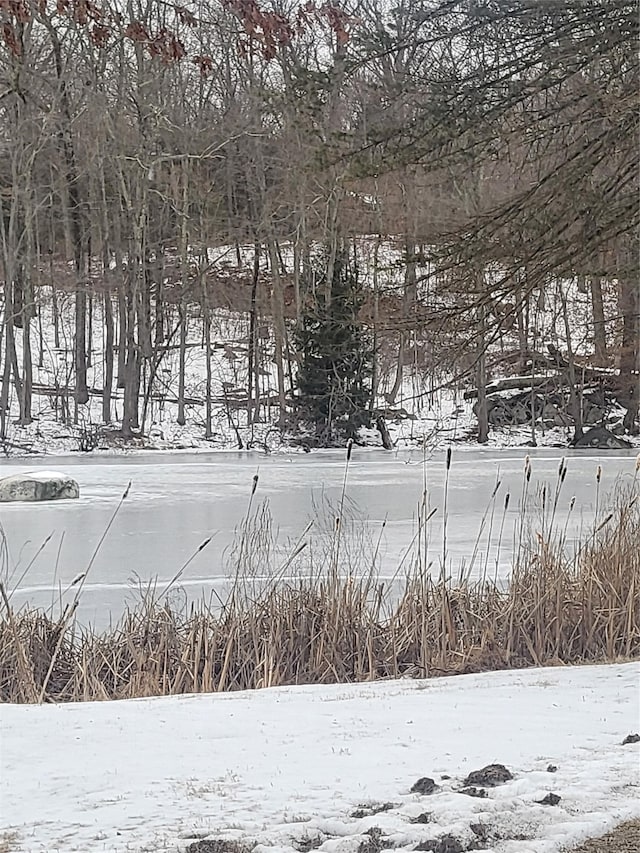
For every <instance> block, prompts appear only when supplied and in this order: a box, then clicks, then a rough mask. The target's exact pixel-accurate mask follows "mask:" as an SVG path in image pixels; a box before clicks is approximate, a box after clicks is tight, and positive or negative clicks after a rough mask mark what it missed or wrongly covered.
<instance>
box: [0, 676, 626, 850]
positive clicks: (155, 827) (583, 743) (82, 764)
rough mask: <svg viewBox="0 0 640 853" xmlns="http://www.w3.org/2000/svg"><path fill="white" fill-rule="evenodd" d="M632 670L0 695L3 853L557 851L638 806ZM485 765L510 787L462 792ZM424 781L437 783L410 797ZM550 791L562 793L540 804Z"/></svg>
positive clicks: (620, 818) (621, 818)
mask: <svg viewBox="0 0 640 853" xmlns="http://www.w3.org/2000/svg"><path fill="white" fill-rule="evenodd" d="M639 679H640V664H637V663H630V664H622V665H609V666H589V667H571V668H552V669H538V670H527V671H514V672H494V673H484V674H480V675H468V676H460V677H458V678H455V679H433V680H430V681H410V680H406V681H405V680H402V681H387V682H377V683H374V684H355V685H334V686H320V687H290V688H279V689H271V690H264V691H250V692H245V693H234V694H218V695H201V696H180V697H170V698H161V699H142V700H133V701H127V702H104V703H84V704H75V705H45V706H6V705H5V706H2V707H0V720H1V721H2V773H1V774H0V777H1V779H0V785H1V788H0V790H1V792H2V830H0V833H1V832H2V831H4V841H5V847H4V848H2V849H6V850H7V851H33V853H37V851H47V853H56V852H57V853H71V851H83V853H93V851H96V853H97V851H109V853H121V851H122V853H124V851H138V852H139V853H142V851H143V850H144V851H160V850H164V851H169V850H172V851H176V850H179V851H182V850H186V849H187V848H188V847H189V845H191V844H194V847H192V849H193V850H197V849H198V846H199V847H200V850H202V851H204V850H205V849H206V848H205V845H198V844H197V839H202V838H206V837H207V836H209V837H211V838H226V839H234V840H236V841H237V842H246V843H247V844H248V845H249V847H250V848H251V847H253V846H254V845H257V844H261V845H264V847H262V848H260V849H261V850H265V849H268V850H271V851H273V853H285V851H293V850H302V849H307V850H308V849H311V848H312V847H313V846H316V845H317V849H319V850H321V851H323V853H356V851H359V850H360V851H363V850H365V849H369V850H373V849H374V846H369V847H363V846H361V845H363V843H364V844H368V843H370V842H371V843H372V844H378V843H379V844H382V845H384V846H387V847H391V848H393V849H406V850H414V849H423V850H425V849H438V848H434V847H433V846H428V842H429V841H430V840H432V841H434V842H435V841H437V840H438V839H442V837H443V836H445V835H447V834H449V835H451V836H452V837H455V838H457V839H458V840H459V842H460V847H459V848H458V847H455V846H451V847H450V848H447V849H451V850H457V849H460V850H468V849H481V848H480V847H478V846H477V845H478V843H479V842H480V841H481V835H482V833H483V832H485V841H484V842H483V843H484V844H485V846H484V847H483V848H482V849H487V850H493V851H495V853H551V851H559V850H561V849H562V847H563V845H566V844H568V843H570V842H572V841H578V840H581V839H582V838H584V837H586V836H588V835H592V834H597V833H599V832H604V831H605V830H606V829H607V828H609V827H610V826H612V825H613V824H615V823H616V822H620V821H622V820H623V819H626V818H628V817H633V816H640V803H639V802H638V798H637V793H638V785H639V783H640V779H639V765H638V745H637V744H633V743H631V744H627V745H624V746H623V745H622V741H623V739H624V738H625V736H626V735H628V734H629V733H630V732H635V731H637V729H638V718H639V711H640V696H639V692H638V683H639ZM489 762H502V763H504V764H505V765H506V766H507V767H508V768H509V770H510V771H511V772H512V773H513V776H514V779H513V780H512V781H508V782H506V783H505V784H503V785H500V786H499V787H496V788H490V789H487V796H486V797H484V798H478V797H473V796H469V795H468V794H463V793H459V789H460V788H461V787H462V781H463V779H464V778H465V777H466V776H467V774H468V773H469V772H470V771H473V770H476V769H478V768H480V767H482V766H483V765H485V764H487V763H489ZM550 765H553V766H554V767H556V768H557V770H556V771H555V772H550V770H549V769H548V768H549V767H550ZM423 776H430V777H432V778H433V779H434V780H435V782H436V783H437V785H438V788H437V790H436V791H435V792H434V793H432V794H431V795H422V796H421V795H419V794H415V793H410V789H411V787H412V785H413V784H414V783H415V782H416V780H417V779H418V778H419V777H423ZM548 793H555V794H557V795H558V796H560V797H561V799H560V802H559V803H558V804H557V805H555V806H552V805H543V804H540V803H539V802H536V801H541V800H543V799H544V798H545V797H546V795H547V794H548ZM381 805H386V806H387V807H388V808H387V810H384V811H378V812H377V813H376V808H379V807H380V806H381ZM424 821H426V822H424ZM472 825H473V826H474V827H475V829H472V828H471V826H472ZM481 827H484V828H485V829H484V830H483V829H482V828H481ZM377 830H379V831H377ZM367 833H368V834H367ZM479 833H480V834H479ZM2 840H3V835H2V834H0V842H1V841H2ZM425 842H427V844H425ZM419 844H422V845H424V846H422V847H421V848H417V845H419ZM473 844H476V847H475V848H473V847H472V846H471V845H473ZM309 845H311V846H309ZM0 846H1V845H0ZM209 849H214V846H213V845H211V846H210V847H209ZM376 849H378V850H379V849H381V847H380V846H378V847H377V848H376ZM440 849H444V848H440Z"/></svg>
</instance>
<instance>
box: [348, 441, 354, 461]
mask: <svg viewBox="0 0 640 853" xmlns="http://www.w3.org/2000/svg"><path fill="white" fill-rule="evenodd" d="M352 448H353V439H352V438H350V439H349V441H348V442H347V462H348V461H349V460H350V459H351V450H352Z"/></svg>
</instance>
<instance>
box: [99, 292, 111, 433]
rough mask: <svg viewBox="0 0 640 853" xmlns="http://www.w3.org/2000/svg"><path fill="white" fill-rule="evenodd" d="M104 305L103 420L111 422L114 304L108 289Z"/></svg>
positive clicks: (106, 422)
mask: <svg viewBox="0 0 640 853" xmlns="http://www.w3.org/2000/svg"><path fill="white" fill-rule="evenodd" d="M103 306H104V330H105V337H104V382H103V386H102V420H103V421H104V423H105V424H110V423H111V395H112V393H113V344H114V335H113V306H112V305H111V293H110V292H109V291H108V290H106V291H105V293H104V297H103Z"/></svg>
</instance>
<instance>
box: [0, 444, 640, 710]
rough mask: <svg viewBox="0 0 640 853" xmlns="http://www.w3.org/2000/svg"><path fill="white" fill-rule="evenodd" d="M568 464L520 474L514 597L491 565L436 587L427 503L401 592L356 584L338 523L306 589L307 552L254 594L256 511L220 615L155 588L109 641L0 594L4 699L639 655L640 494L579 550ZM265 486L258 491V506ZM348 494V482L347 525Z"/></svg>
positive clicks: (297, 553) (127, 694)
mask: <svg viewBox="0 0 640 853" xmlns="http://www.w3.org/2000/svg"><path fill="white" fill-rule="evenodd" d="M448 463H450V458H449V459H448ZM527 464H528V463H527ZM563 464H564V463H562V464H561V466H560V469H559V472H558V482H557V483H556V486H555V490H554V489H552V490H550V491H547V490H544V489H543V491H542V493H541V494H538V495H537V496H531V495H529V494H528V488H529V479H530V470H529V471H527V468H526V467H525V475H524V479H523V493H522V495H521V506H522V516H521V521H520V529H519V532H518V537H517V545H516V547H515V549H514V555H513V568H512V574H511V581H510V583H509V584H508V586H506V587H505V586H501V585H500V584H499V583H498V582H497V581H496V579H495V578H492V577H491V574H492V571H491V566H489V564H488V560H487V559H486V558H485V564H484V568H483V571H482V573H481V577H480V580H473V581H472V580H471V579H470V575H469V573H466V574H464V573H463V574H462V576H461V577H459V579H458V580H457V581H456V582H455V583H454V582H452V581H451V579H450V577H449V576H448V572H447V566H446V558H445V557H443V558H442V563H441V565H440V566H439V567H437V568H438V571H437V573H436V574H437V579H436V578H434V577H433V572H432V571H431V569H432V566H431V565H430V564H427V562H426V560H425V559H423V558H422V557H423V556H424V552H426V549H427V548H426V537H425V536H423V533H424V531H423V529H422V525H423V524H427V523H428V521H429V518H430V517H431V515H432V514H433V513H432V512H430V511H429V509H428V506H427V502H426V499H425V501H424V503H423V506H422V511H421V513H420V516H419V517H420V522H419V525H418V527H419V529H418V531H417V533H416V538H415V543H414V544H415V545H416V548H415V550H414V551H413V552H412V554H413V556H412V558H411V560H407V561H404V562H403V565H402V567H401V570H400V571H399V574H398V577H397V578H396V579H395V583H391V584H389V583H383V582H382V580H381V579H380V577H379V575H378V573H377V571H376V569H375V565H376V561H375V559H373V560H372V561H371V563H370V570H369V571H366V572H364V573H362V572H359V573H356V572H355V571H353V566H352V565H351V564H350V559H351V557H350V555H351V554H352V553H353V552H354V551H357V548H352V549H350V548H349V533H348V530H347V529H346V526H345V525H344V524H343V520H342V518H341V515H338V516H337V519H336V523H335V528H334V531H333V534H332V536H331V537H330V541H328V543H327V548H326V553H325V555H324V559H323V561H321V562H322V565H321V566H317V567H316V570H315V571H314V573H313V574H312V576H309V575H307V576H305V577H300V578H298V579H293V580H292V579H291V577H290V575H289V574H288V570H289V568H290V566H291V563H292V561H293V560H294V558H295V559H300V558H301V556H302V557H304V555H305V542H304V540H303V539H301V540H300V541H299V542H298V543H296V544H295V545H294V547H293V549H292V553H291V555H290V557H289V558H287V559H285V561H284V562H283V563H282V565H281V568H282V571H280V572H278V573H276V574H275V575H274V576H273V577H272V578H271V579H270V580H269V581H267V582H261V583H258V582H256V580H255V579H254V578H252V577H251V573H250V570H249V567H250V566H251V564H252V555H254V556H255V551H256V549H259V547H260V544H261V543H264V541H265V540H268V539H269V533H268V530H265V522H264V517H263V516H262V515H261V514H260V513H259V512H258V513H256V514H255V515H254V518H257V521H258V523H257V526H256V525H253V526H252V525H251V524H250V514H249V513H248V514H247V518H246V519H245V521H244V523H243V525H242V527H241V531H240V534H241V535H240V542H239V545H238V548H237V554H236V557H237V567H238V571H237V575H236V579H235V582H234V584H233V588H232V590H231V592H230V594H229V596H228V597H227V598H226V599H225V601H224V602H220V604H219V606H216V607H206V606H205V605H200V606H199V607H197V608H192V609H191V610H190V611H189V612H187V613H180V612H177V611H176V610H175V609H172V608H171V607H170V606H169V604H168V603H167V599H166V596H165V597H158V595H157V594H156V593H155V591H153V590H149V591H148V593H147V595H146V596H145V597H144V598H143V600H142V601H141V603H140V604H139V605H138V606H137V607H135V608H133V609H131V610H129V611H128V612H127V613H126V614H125V616H124V617H123V618H122V620H121V621H120V622H119V623H118V624H117V625H116V626H115V627H114V628H112V629H110V630H108V631H106V632H103V633H98V632H95V631H92V630H87V629H84V628H82V627H81V626H79V625H78V624H77V623H76V622H75V620H74V618H73V612H74V606H73V605H72V606H71V607H70V608H67V609H66V610H64V611H63V613H62V614H61V615H60V616H59V617H56V618H54V617H53V616H51V615H50V614H49V613H45V612H43V611H38V610H34V609H29V608H25V609H21V610H19V611H16V610H15V609H14V608H13V606H12V604H11V601H10V599H9V597H8V595H7V593H6V590H5V589H4V587H2V586H1V585H0V593H1V595H2V599H3V600H2V605H1V606H2V609H3V612H2V618H1V622H0V699H1V700H2V701H5V702H6V701H10V702H41V701H53V702H60V701H86V700H104V699H125V698H132V697H141V696H155V695H170V694H176V693H187V692H189V693H190V692H194V693H199V692H214V691H225V690H242V689H250V688H261V687H270V686H276V685H284V684H314V683H327V682H353V681H368V680H372V679H380V678H395V677H399V676H415V677H427V676H432V675H446V674H454V673H464V672H476V671H481V670H488V669H502V668H513V667H526V666H538V665H542V664H576V663H587V662H592V663H593V662H606V661H615V660H620V659H630V658H634V657H638V656H639V655H640V497H639V494H638V482H637V480H633V483H632V484H631V486H630V487H627V489H626V490H625V491H624V492H623V493H620V494H619V495H618V497H617V499H616V502H615V509H614V510H612V511H611V512H610V513H609V514H608V515H607V516H605V517H604V518H599V519H598V520H597V522H596V523H594V525H593V527H592V528H590V529H587V530H585V531H584V534H583V536H582V538H581V541H580V542H579V543H577V544H575V543H571V542H569V540H568V537H567V533H566V525H565V527H564V528H561V529H559V530H558V527H557V525H556V524H554V520H555V515H556V511H557V507H558V501H559V496H560V492H561V489H562V484H563V482H564V475H565V474H566V468H565V469H564V471H563ZM498 485H499V484H497V485H496V489H495V490H494V495H493V497H494V498H495V495H496V493H497V491H498ZM598 486H599V475H598ZM255 487H256V482H255V481H254V485H253V488H252V494H251V499H253V494H254V492H255ZM346 487H347V484H346V476H345V485H344V488H343V495H342V499H341V501H340V507H339V511H340V513H342V511H343V509H344V495H345V491H346ZM508 504H509V496H506V497H505V499H504V503H503V508H502V516H500V511H499V509H497V508H496V506H495V503H494V504H492V505H491V506H490V507H489V508H488V510H487V513H486V518H485V519H483V526H484V524H485V521H486V530H487V531H489V533H488V536H489V537H490V536H491V535H495V537H498V538H499V541H501V540H502V537H503V531H504V516H505V513H506V510H507V506H508ZM444 530H445V532H444V534H443V538H444V537H446V525H445V528H444ZM491 531H495V533H494V534H492V533H491ZM422 543H425V544H422ZM443 545H444V547H443V554H446V542H445V543H443ZM374 550H375V549H374ZM477 550H478V549H474V551H477ZM488 551H489V549H488V548H487V553H488ZM416 554H417V555H418V558H417V559H416ZM474 559H477V555H476V554H475V553H474V555H472V557H471V560H470V562H471V563H473V560H474ZM406 566H408V568H406ZM401 572H404V576H403V577H402V580H400V573H401ZM76 601H77V599H76Z"/></svg>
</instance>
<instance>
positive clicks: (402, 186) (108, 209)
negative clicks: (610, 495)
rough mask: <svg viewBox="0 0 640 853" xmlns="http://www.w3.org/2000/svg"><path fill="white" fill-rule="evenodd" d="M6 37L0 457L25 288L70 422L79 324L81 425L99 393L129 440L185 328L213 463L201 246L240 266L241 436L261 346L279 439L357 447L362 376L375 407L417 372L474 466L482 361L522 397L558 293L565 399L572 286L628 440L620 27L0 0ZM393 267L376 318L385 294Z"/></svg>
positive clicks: (639, 316) (631, 267)
mask: <svg viewBox="0 0 640 853" xmlns="http://www.w3.org/2000/svg"><path fill="white" fill-rule="evenodd" d="M0 17H1V18H2V27H1V31H0V87H1V90H0V110H1V113H2V118H3V122H2V127H3V130H2V131H0V133H1V134H2V137H1V138H2V146H3V155H4V156H3V157H2V161H1V162H0V205H1V210H0V213H1V216H0V223H1V228H2V233H1V238H2V267H3V271H2V278H3V290H2V297H3V302H2V326H1V332H0V334H1V339H0V358H1V359H2V367H1V370H0V374H1V376H0V429H1V431H2V435H3V436H4V435H5V434H6V428H7V419H8V417H9V414H10V411H11V410H10V402H11V400H12V399H15V400H16V401H17V406H18V411H17V412H14V414H15V415H16V416H17V419H18V420H19V422H20V423H23V424H28V423H29V422H30V420H31V418H32V396H33V393H34V392H33V361H34V355H33V352H32V338H33V335H32V332H33V324H34V322H35V321H36V319H37V313H38V310H39V304H40V294H41V293H42V292H44V291H45V290H46V291H47V293H49V294H51V298H52V299H53V300H54V303H55V300H56V295H57V294H58V295H59V293H61V292H64V293H69V292H71V293H72V294H73V304H74V333H73V369H72V375H71V377H70V379H69V388H70V390H71V393H72V395H73V403H74V411H73V412H69V413H67V416H68V417H71V418H73V417H74V416H75V418H76V419H77V417H78V411H79V410H81V409H82V407H83V406H85V405H86V404H87V401H88V399H89V388H88V384H87V370H88V367H89V362H90V359H91V336H92V334H93V332H94V330H93V329H92V322H93V319H92V318H93V310H94V308H95V306H96V305H98V304H99V305H100V309H101V310H100V317H101V322H102V323H103V324H104V340H105V348H104V349H105V352H104V356H103V357H104V367H103V387H102V389H101V395H102V420H103V422H104V423H105V424H110V423H112V421H113V419H114V408H113V398H114V394H115V392H116V390H117V389H120V391H121V393H122V399H123V411H122V415H121V418H120V423H119V424H118V426H119V428H121V430H122V434H123V435H124V436H125V437H129V436H131V435H133V434H135V433H136V431H137V430H138V429H139V428H140V426H141V407H142V406H143V404H144V399H145V394H147V393H148V391H149V387H150V386H149V383H150V382H153V377H154V376H156V374H157V371H158V369H159V367H160V365H161V363H162V359H163V358H164V357H165V356H166V353H167V351H168V348H169V347H171V346H178V347H179V349H180V353H181V358H180V375H179V390H178V403H179V407H178V420H179V421H180V420H182V421H184V417H185V415H184V400H185V395H186V391H185V379H184V373H185V362H184V352H185V349H186V342H187V328H188V315H189V306H191V305H193V304H198V305H199V306H200V313H201V318H202V324H203V340H202V345H203V347H204V349H205V353H206V364H207V366H208V370H207V377H206V382H207V394H206V397H207V415H206V419H205V420H206V423H205V431H206V432H207V433H208V434H209V435H210V434H211V430H212V427H211V397H212V393H213V392H212V383H214V382H215V377H212V375H211V372H210V361H211V359H210V356H211V351H212V346H213V344H212V339H211V319H212V314H213V312H215V310H216V307H218V306H219V305H220V304H221V283H220V277H219V275H218V269H217V263H216V261H215V258H212V256H211V254H210V252H209V248H210V247H212V246H220V245H230V246H235V247H236V250H237V257H238V267H239V268H240V267H241V266H242V263H241V247H244V246H252V247H253V253H252V260H251V263H250V265H245V268H243V276H242V277H241V280H242V285H238V289H239V290H240V289H241V290H242V295H240V294H237V297H236V296H234V295H233V294H232V295H231V298H230V307H235V308H237V307H238V306H240V307H241V310H243V311H244V312H245V313H246V315H247V317H248V323H247V340H246V380H245V384H246V398H247V399H246V416H247V419H248V421H249V422H251V420H252V419H257V418H258V417H259V416H260V389H259V383H258V381H257V376H258V370H259V358H260V355H259V335H260V327H261V322H262V320H263V319H264V318H267V319H268V323H269V328H270V334H271V336H272V339H273V359H274V362H275V373H276V377H277V397H278V406H279V411H280V424H281V425H282V426H285V425H286V424H289V425H290V424H291V419H293V420H296V419H297V420H298V421H301V422H303V423H312V424H315V426H316V432H317V435H318V437H319V440H321V441H326V442H331V441H332V440H334V439H335V437H336V435H337V434H338V433H340V432H342V433H344V432H345V431H346V433H347V434H351V433H352V432H353V431H354V430H355V429H356V428H357V426H358V425H360V424H362V423H365V422H367V420H368V419H370V418H371V415H372V414H373V404H372V401H373V399H374V397H375V395H376V390H377V388H378V385H379V382H380V374H381V363H382V359H383V353H385V354H386V355H387V356H388V354H389V353H391V354H392V355H391V356H390V358H391V359H392V361H393V365H394V367H393V370H392V381H391V382H390V385H389V387H388V388H387V399H388V402H389V404H390V405H391V404H393V403H394V402H395V400H396V398H397V395H398V392H399V389H400V387H401V385H402V381H403V376H404V371H405V370H406V368H407V365H409V364H410V363H411V359H412V357H413V356H414V355H415V353H416V351H417V349H418V344H420V345H422V344H424V345H425V346H426V348H427V349H428V351H429V355H428V359H427V367H428V369H430V370H432V371H434V372H437V371H442V373H443V375H444V374H446V376H447V377H448V380H447V381H453V382H460V381H473V382H474V383H475V385H476V386H477V390H478V406H477V411H478V421H479V433H478V436H479V439H480V440H486V437H487V430H488V422H487V416H486V395H485V393H484V389H485V388H486V384H487V376H488V370H489V368H488V364H487V358H488V353H490V351H491V346H492V344H494V343H495V342H496V340H498V339H499V338H500V337H501V336H502V335H504V334H506V333H507V332H508V333H511V334H513V335H515V336H516V337H517V341H518V347H517V357H518V359H519V360H520V362H521V366H522V369H523V371H525V370H534V369H535V363H536V358H538V357H539V353H538V352H537V339H536V329H535V320H534V319H533V318H534V317H535V307H536V305H537V304H539V302H540V300H541V299H543V298H544V296H545V294H548V293H549V292H551V291H553V292H556V293H557V294H558V298H559V304H560V309H561V313H562V317H563V322H564V330H565V335H564V337H565V349H566V351H565V353H564V355H565V357H566V358H567V360H568V364H569V374H570V375H573V383H572V388H571V393H572V394H575V393H576V387H577V380H576V376H575V374H576V371H578V372H579V365H578V364H577V362H576V360H575V352H574V347H575V341H576V336H577V335H578V334H581V333H582V331H583V330H578V329H576V328H575V318H574V316H573V315H572V312H571V310H570V306H569V305H568V304H567V298H568V297H567V293H568V283H569V282H572V281H573V282H575V281H577V282H578V284H579V286H580V287H581V288H582V289H583V290H584V291H586V292H588V293H589V295H590V306H591V307H590V318H589V321H588V334H589V337H590V341H591V346H592V352H593V359H594V364H596V365H597V366H601V367H603V368H604V367H615V368H616V374H615V376H616V379H615V391H616V394H617V395H618V398H619V400H620V401H621V403H622V404H623V405H624V407H625V409H626V416H625V428H626V429H627V430H628V431H629V432H634V431H637V430H638V405H639V384H640V378H639V376H640V343H639V341H640V295H639V293H640V283H639V277H638V272H639V270H638V257H639V254H638V252H639V248H640V246H639V228H638V226H639V218H640V208H639V205H638V194H639V190H640V186H639V171H638V138H639V137H638V115H639V113H638V107H639V92H640V75H639V65H638V53H637V44H638V15H637V4H636V3H635V2H631V0H606V2H605V0H581V2H574V0H559V2H558V0H419V2H417V0H400V2H399V3H398V4H396V5H394V6H393V7H388V6H387V4H383V3H381V2H379V0H349V2H348V3H345V4H343V5H338V4H333V3H330V2H329V3H325V4H322V5H318V4H314V3H313V2H309V3H306V4H296V3H282V2H272V3H269V4H267V3H264V4H260V3H258V2H257V0H222V1H221V2H218V0H206V2H202V3H200V4H198V5H197V7H196V6H195V5H177V4H174V3H171V2H158V0H149V2H142V0H137V2H133V0H129V2H127V3H126V4H122V5H115V4H114V5H113V6H112V5H110V4H109V3H94V2H93V0H58V2H57V3H55V4H53V3H52V2H51V0H37V2H36V0H1V2H0ZM363 235H368V236H367V239H368V241H369V245H370V247H371V248H372V253H373V257H372V259H371V260H370V263H369V264H368V265H366V268H363V264H362V260H361V259H360V260H358V253H357V251H356V248H357V245H358V243H359V241H361V240H362V238H363ZM390 241H391V242H392V243H393V245H394V246H395V247H396V248H397V249H398V250H399V253H400V260H399V261H397V262H394V263H395V267H394V282H395V286H394V288H393V289H392V292H391V295H389V294H388V293H387V292H386V291H385V284H384V281H382V280H381V279H383V278H384V276H378V275H377V270H378V269H382V268H383V266H384V264H383V263H382V262H379V255H380V253H383V252H384V247H385V246H386V245H387V244H388V243H389V242H390ZM284 247H286V250H287V252H289V255H290V259H289V260H288V261H287V262H285V261H284V260H283V251H284ZM398 281H399V283H398ZM227 296H228V293H227ZM54 313H55V312H54ZM292 363H293V366H292ZM571 371H573V374H572V373H571Z"/></svg>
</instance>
